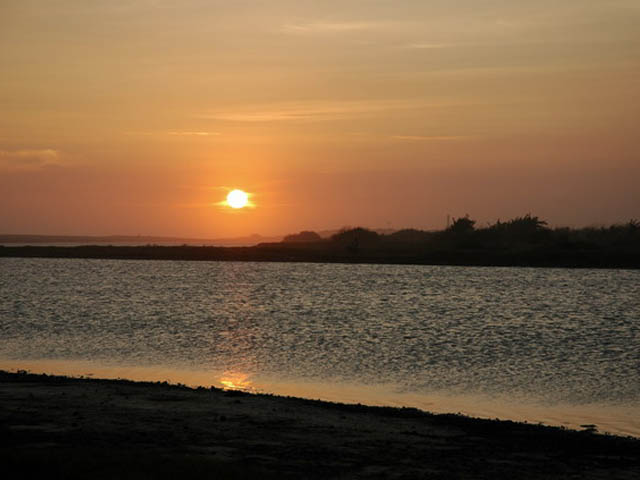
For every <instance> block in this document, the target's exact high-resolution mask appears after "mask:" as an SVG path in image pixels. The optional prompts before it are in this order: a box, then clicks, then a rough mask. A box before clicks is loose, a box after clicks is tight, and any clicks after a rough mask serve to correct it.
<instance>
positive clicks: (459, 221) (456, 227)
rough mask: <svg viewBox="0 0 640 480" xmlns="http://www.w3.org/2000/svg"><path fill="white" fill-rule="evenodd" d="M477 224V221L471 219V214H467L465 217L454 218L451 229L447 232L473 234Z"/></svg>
mask: <svg viewBox="0 0 640 480" xmlns="http://www.w3.org/2000/svg"><path fill="white" fill-rule="evenodd" d="M475 224H476V221H475V220H471V219H470V218H469V214H466V215H465V216H464V217H461V218H454V219H453V223H452V224H451V225H450V226H449V228H447V231H448V232H452V233H455V234H461V235H464V234H467V233H470V232H473V230H474V229H475Z"/></svg>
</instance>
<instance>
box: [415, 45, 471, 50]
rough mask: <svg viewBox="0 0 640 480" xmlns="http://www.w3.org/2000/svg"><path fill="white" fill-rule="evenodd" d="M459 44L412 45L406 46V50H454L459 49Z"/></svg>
mask: <svg viewBox="0 0 640 480" xmlns="http://www.w3.org/2000/svg"><path fill="white" fill-rule="evenodd" d="M459 46H460V44H459V43H410V44H409V45H405V48H409V49H416V50H437V49H442V48H454V47H459Z"/></svg>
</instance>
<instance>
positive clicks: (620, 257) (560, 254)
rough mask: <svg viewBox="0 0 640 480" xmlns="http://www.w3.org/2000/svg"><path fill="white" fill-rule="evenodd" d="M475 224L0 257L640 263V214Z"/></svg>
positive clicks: (40, 248)
mask: <svg viewBox="0 0 640 480" xmlns="http://www.w3.org/2000/svg"><path fill="white" fill-rule="evenodd" d="M475 224H476V222H475V220H472V219H471V218H469V216H468V215H467V216H465V217H461V218H457V219H453V223H451V224H450V225H449V226H448V227H447V228H446V229H445V230H441V231H423V230H414V229H403V230H397V231H393V232H390V233H387V232H381V231H375V230H369V229H366V228H362V227H357V228H350V229H343V230H340V231H339V232H337V233H334V234H333V235H331V236H329V237H328V238H327V237H326V236H322V235H320V234H319V233H317V232H311V231H303V232H300V233H296V234H291V235H287V236H285V237H284V239H283V240H282V241H279V242H273V241H264V240H262V241H261V243H258V242H255V243H257V244H252V245H253V246H212V245H201V246H196V245H187V244H184V245H157V244H154V243H149V244H147V245H139V244H138V245H96V244H91V245H79V246H56V245H51V244H49V245H42V244H41V243H40V244H39V245H25V244H22V245H11V242H3V241H2V237H0V257H42V258H47V257H49V258H103V259H126V260H209V261H244V262H313V263H373V264H380V263H385V264H402V265H409V264H410V265H460V266H516V267H566V268H629V269H638V268H640V222H638V221H637V220H630V221H629V222H628V223H626V224H622V225H611V226H609V227H600V228H594V227H587V228H581V229H570V228H555V229H551V228H548V227H547V222H545V221H544V220H541V219H539V218H538V217H535V216H531V215H529V214H527V215H525V216H523V217H517V218H514V219H512V220H509V221H506V222H500V221H498V222H496V223H495V224H493V225H489V226H487V227H484V228H476V226H475ZM323 233H325V232H323ZM114 238H115V237H114ZM250 238H254V239H256V240H257V238H261V237H257V238H256V237H250ZM262 238H264V237H262ZM2 243H5V245H4V246H2ZM34 243H37V242H34Z"/></svg>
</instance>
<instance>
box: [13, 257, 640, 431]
mask: <svg viewBox="0 0 640 480" xmlns="http://www.w3.org/2000/svg"><path fill="white" fill-rule="evenodd" d="M0 368H4V369H14V370H15V369H21V368H24V369H30V370H32V371H42V372H49V373H62V374H74V375H95V376H112V377H115V376H118V377H125V378H133V379H148V380H164V379H167V380H170V381H174V382H181V383H186V384H192V385H206V386H208V385H218V386H220V385H222V386H227V387H230V388H244V389H248V390H255V391H265V392H273V393H279V394H292V395H298V396H307V397H313V398H323V399H329V400H336V401H347V402H361V403H369V404H387V405H403V406H414V407H418V408H422V409H425V410H432V411H439V412H454V413H455V412H462V413H466V414H470V415H476V416H485V417H499V418H511V419H515V420H527V421H530V422H544V423H549V424H557V425H567V426H570V427H574V428H579V426H580V425H583V424H595V425H596V426H597V428H598V429H599V430H600V431H608V432H612V433H619V434H626V435H635V436H640V272H638V271H630V270H571V269H542V268H537V269H533V268H479V267H441V266H398V265H344V264H302V263H241V262H179V261H122V260H79V259H20V258H16V259H13V258H3V259H0Z"/></svg>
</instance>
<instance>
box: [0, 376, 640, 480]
mask: <svg viewBox="0 0 640 480" xmlns="http://www.w3.org/2000/svg"><path fill="white" fill-rule="evenodd" d="M0 406H1V408H0V432H1V433H2V435H0V439H1V441H0V461H2V463H3V466H5V467H6V468H9V469H10V471H11V470H13V471H16V470H15V469H16V468H18V469H20V471H21V473H23V474H25V475H26V477H23V478H37V477H38V476H39V475H43V476H42V478H44V476H46V478H84V477H86V476H87V475H88V474H90V473H91V472H95V471H99V472H102V473H104V474H105V476H104V477H101V478H119V477H120V476H121V475H119V473H118V472H123V471H126V472H127V478H137V477H139V476H141V475H142V476H144V477H145V478H170V477H172V474H174V473H175V474H176V475H177V474H178V473H179V474H180V477H181V478H185V479H186V478H209V477H208V476H215V478H256V476H260V477H261V478H335V477H339V478H364V477H370V476H376V478H387V477H389V476H393V477H394V478H396V477H402V478H426V477H429V478H460V479H467V478H492V479H507V478H509V479H510V478H528V479H534V478H569V477H571V478H573V477H576V478H592V479H603V478H632V477H633V476H634V475H639V474H640V448H639V447H640V439H637V438H632V437H617V436H612V435H600V434H596V433H593V430H592V429H591V428H590V426H588V425H585V426H584V427H585V430H583V431H573V430H566V429H562V428H558V427H547V426H541V425H532V424H525V423H516V422H511V421H498V420H481V419H474V418H469V417H464V416H461V415H434V414H430V413H426V412H422V411H419V410H416V409H411V408H391V407H367V406H363V405H347V404H337V403H330V402H322V401H318V400H304V399H300V398H293V397H278V396H272V395H261V394H248V393H244V392H240V391H234V390H231V391H225V390H220V389H215V388H211V389H208V388H197V389H192V388H188V387H184V386H180V385H170V384H167V383H150V382H132V381H128V380H100V379H88V378H70V377H60V376H48V375H36V374H30V373H27V372H18V373H8V372H4V371H0ZM44 474H46V475H44ZM167 475H168V476H167ZM174 476H175V475H174Z"/></svg>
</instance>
